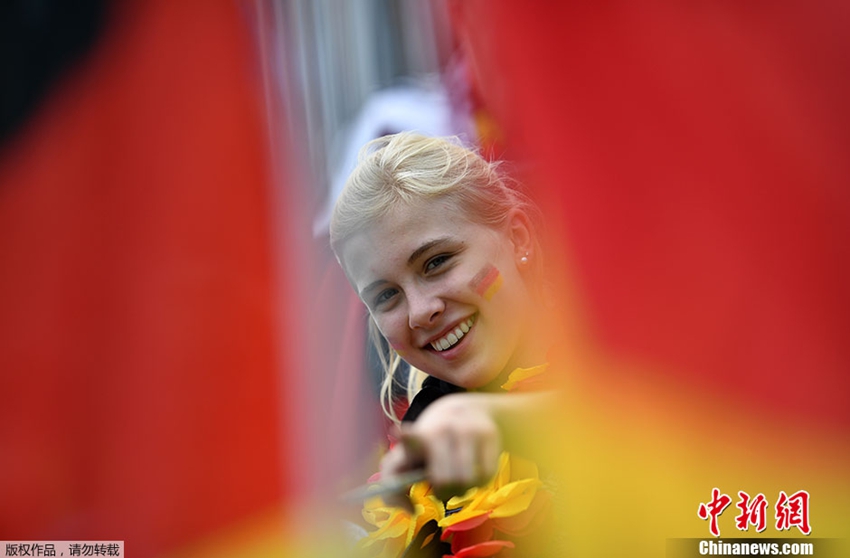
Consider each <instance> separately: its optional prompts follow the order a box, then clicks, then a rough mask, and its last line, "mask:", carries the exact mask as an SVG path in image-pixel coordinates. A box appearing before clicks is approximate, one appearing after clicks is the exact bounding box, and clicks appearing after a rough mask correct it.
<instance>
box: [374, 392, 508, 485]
mask: <svg viewBox="0 0 850 558" xmlns="http://www.w3.org/2000/svg"><path fill="white" fill-rule="evenodd" d="M494 397H498V398H501V399H505V398H506V396H505V395H504V394H499V395H491V394H479V393H458V394H452V395H447V396H445V397H442V398H440V399H438V400H436V401H434V402H433V403H432V404H431V405H430V406H429V407H428V408H427V409H425V411H424V412H423V413H422V414H421V415H420V416H419V418H418V419H417V420H416V422H414V423H404V424H402V425H401V432H400V438H399V443H398V444H396V446H395V447H393V449H392V450H390V451H389V452H388V453H387V455H386V456H384V459H383V460H382V461H381V475H382V476H392V475H396V474H398V473H401V472H404V471H408V470H411V469H416V468H424V469H425V472H426V474H427V476H428V480H429V481H430V482H431V485H432V486H433V488H434V490H435V492H436V493H437V494H438V495H439V496H441V497H442V496H444V495H448V496H453V495H455V494H460V493H463V491H464V490H466V489H468V488H469V487H471V486H475V485H477V484H481V483H483V482H486V481H487V480H488V479H489V478H490V477H492V476H493V474H495V472H496V466H497V464H498V459H499V454H500V453H501V451H502V437H501V432H500V429H499V426H498V424H497V421H496V417H495V410H496V408H497V407H498V405H495V403H497V401H494V400H493V398H494Z"/></svg>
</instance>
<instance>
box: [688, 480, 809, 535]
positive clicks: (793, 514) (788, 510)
mask: <svg viewBox="0 0 850 558" xmlns="http://www.w3.org/2000/svg"><path fill="white" fill-rule="evenodd" d="M731 503H732V498H731V497H729V495H728V494H723V493H721V492H720V489H719V488H714V489H712V491H711V500H710V501H708V502H704V503H701V504H700V505H699V508H697V516H698V517H699V518H700V519H702V520H708V521H709V525H708V530H709V532H711V534H712V535H714V536H715V537H719V536H720V527H719V526H718V524H717V519H718V518H719V517H720V514H722V513H723V510H725V509H726V508H727V507H729V504H731ZM735 507H737V508H738V509H739V510H740V513H739V514H738V515H737V516H736V517H735V527H737V528H738V530H739V531H747V530H749V528H750V525H752V526H754V527H755V530H756V532H757V533H761V532H762V531H764V530H765V529H766V528H767V515H768V514H767V510H768V508H769V504H768V501H767V498H765V496H764V494H761V493H760V494H757V495H756V496H755V497H753V498H750V495H749V494H747V493H746V492H744V491H742V490H741V491H738V503H737V504H736V505H735ZM774 511H775V513H776V515H775V519H776V523H775V526H776V529H777V530H778V531H786V530H788V529H791V527H796V528H797V529H799V530H800V532H801V533H802V534H804V535H808V534H810V533H811V532H812V527H811V524H810V523H809V493H808V492H806V491H805V490H798V491H797V492H795V493H794V494H791V495H790V496H788V495H787V494H786V493H785V491H782V490H780V491H779V498H778V500H777V501H776V506H775V508H774Z"/></svg>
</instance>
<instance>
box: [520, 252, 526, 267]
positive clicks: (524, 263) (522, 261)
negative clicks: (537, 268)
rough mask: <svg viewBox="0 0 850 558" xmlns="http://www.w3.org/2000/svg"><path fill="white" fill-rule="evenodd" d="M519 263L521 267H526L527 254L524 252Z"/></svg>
mask: <svg viewBox="0 0 850 558" xmlns="http://www.w3.org/2000/svg"><path fill="white" fill-rule="evenodd" d="M519 263H521V264H522V265H528V252H526V253H525V255H524V256H523V257H521V258H520V259H519Z"/></svg>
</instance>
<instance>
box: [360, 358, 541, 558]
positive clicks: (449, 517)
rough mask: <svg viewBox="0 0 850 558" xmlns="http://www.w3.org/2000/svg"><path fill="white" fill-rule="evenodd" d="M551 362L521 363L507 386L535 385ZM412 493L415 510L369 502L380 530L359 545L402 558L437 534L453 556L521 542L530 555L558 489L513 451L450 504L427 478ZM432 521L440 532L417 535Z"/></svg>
mask: <svg viewBox="0 0 850 558" xmlns="http://www.w3.org/2000/svg"><path fill="white" fill-rule="evenodd" d="M546 367H547V365H541V366H535V367H534V368H518V369H516V370H514V371H513V372H512V373H511V375H510V376H509V377H508V381H507V382H506V383H505V384H503V385H502V389H505V390H506V391H526V389H534V388H536V387H538V386H539V384H540V378H539V377H538V376H539V375H540V374H541V373H542V372H544V371H545V370H546ZM408 495H409V497H410V502H411V504H412V507H413V511H412V513H411V512H410V511H408V510H405V509H402V508H397V507H392V506H387V505H386V504H384V502H383V500H382V499H381V498H380V497H376V498H372V499H370V500H368V501H367V502H366V505H365V506H364V509H363V518H364V519H365V520H366V522H367V523H369V524H370V525H373V526H374V527H376V529H375V530H373V531H372V532H370V533H369V534H368V536H366V537H364V538H363V539H361V540H360V542H359V546H360V548H361V549H362V550H364V551H365V552H366V553H367V554H368V555H369V556H375V557H378V558H398V557H399V556H401V555H402V554H403V553H404V552H405V550H406V549H407V548H408V547H409V546H410V545H411V544H412V543H413V542H414V541H415V540H416V542H417V544H420V546H421V547H423V548H424V547H425V546H426V545H427V544H429V543H432V542H433V537H435V536H439V537H440V539H441V540H442V541H443V542H446V543H449V544H450V545H451V554H450V555H447V557H453V558H484V557H496V556H498V555H500V553H503V551H507V552H510V550H508V549H514V548H516V547H517V546H518V545H519V546H522V547H525V548H524V549H523V555H527V554H526V552H527V551H528V550H531V549H530V548H528V547H533V546H536V544H539V543H540V541H539V540H537V541H535V540H534V539H539V538H540V537H539V536H536V535H540V534H541V530H542V529H543V527H544V525H545V524H546V523H547V519H548V518H549V516H550V515H551V513H550V511H551V510H550V508H551V499H552V491H551V490H550V489H548V488H546V487H545V486H544V483H543V481H542V480H541V479H540V475H539V472H538V469H537V466H536V465H535V464H534V463H533V462H531V461H529V460H527V459H523V458H520V457H518V456H516V455H509V454H508V453H507V452H503V453H502V455H501V456H500V457H499V464H498V467H497V470H496V474H495V475H494V477H493V478H492V479H491V480H490V481H489V482H488V483H487V484H485V485H483V486H479V487H474V488H471V489H469V490H468V491H467V492H466V493H465V494H463V495H461V496H455V497H454V498H452V499H450V500H449V501H448V502H447V503H446V504H445V505H444V504H443V502H442V501H440V500H439V499H438V498H437V497H435V496H434V495H433V494H432V492H431V487H430V485H429V484H428V483H427V482H426V481H423V482H418V483H416V484H414V485H413V486H411V488H410V492H409V494H408ZM430 521H436V522H437V525H438V526H439V531H437V532H436V533H434V534H433V535H429V536H427V537H425V538H424V540H422V541H421V542H420V541H419V540H417V534H419V532H420V530H421V529H422V528H423V526H425V525H426V524H427V523H429V522H430ZM517 550H519V549H517Z"/></svg>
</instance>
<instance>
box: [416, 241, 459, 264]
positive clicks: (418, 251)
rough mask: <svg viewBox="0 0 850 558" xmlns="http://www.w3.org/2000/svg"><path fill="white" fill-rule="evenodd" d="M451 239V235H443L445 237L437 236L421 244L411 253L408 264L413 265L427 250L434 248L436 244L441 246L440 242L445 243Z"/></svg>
mask: <svg viewBox="0 0 850 558" xmlns="http://www.w3.org/2000/svg"><path fill="white" fill-rule="evenodd" d="M450 240H451V237H449V236H443V237H440V238H437V239H434V240H429V241H428V242H426V243H425V244H423V245H422V246H420V247H419V248H417V249H416V250H414V251H413V253H412V254H410V257H409V258H407V265H413V262H415V261H416V260H418V259H419V258H420V257H421V256H422V254H424V253H425V252H427V251H428V250H430V249H431V248H434V247H435V246H439V245H440V244H443V243H445V242H448V241H450Z"/></svg>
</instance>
